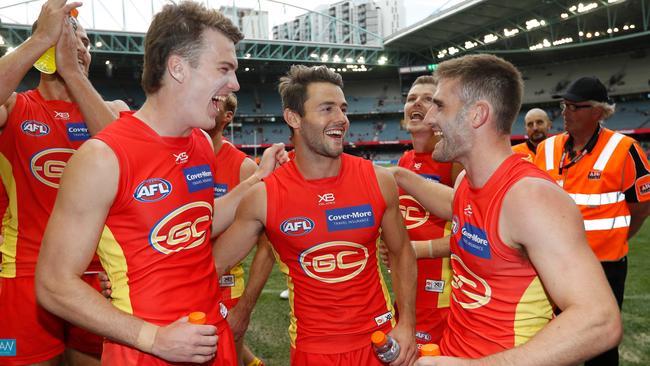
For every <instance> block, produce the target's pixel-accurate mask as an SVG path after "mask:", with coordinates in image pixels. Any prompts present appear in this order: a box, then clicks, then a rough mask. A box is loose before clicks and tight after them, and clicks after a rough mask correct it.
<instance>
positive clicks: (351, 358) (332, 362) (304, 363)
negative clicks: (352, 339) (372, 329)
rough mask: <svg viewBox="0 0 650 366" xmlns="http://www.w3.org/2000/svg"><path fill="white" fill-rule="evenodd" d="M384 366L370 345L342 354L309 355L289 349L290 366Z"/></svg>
mask: <svg viewBox="0 0 650 366" xmlns="http://www.w3.org/2000/svg"><path fill="white" fill-rule="evenodd" d="M323 365H327V366H359V365H363V366H386V364H384V363H383V362H381V361H379V359H378V358H377V356H376V355H375V351H374V350H373V348H372V346H371V345H370V340H368V346H365V347H361V348H359V349H355V350H352V351H349V352H344V353H331V354H322V353H309V352H302V351H298V350H297V349H295V348H293V347H292V348H291V366H323Z"/></svg>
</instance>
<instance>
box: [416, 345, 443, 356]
mask: <svg viewBox="0 0 650 366" xmlns="http://www.w3.org/2000/svg"><path fill="white" fill-rule="evenodd" d="M433 356H440V347H439V346H438V345H437V344H435V343H427V344H424V345H422V347H421V348H420V357H433Z"/></svg>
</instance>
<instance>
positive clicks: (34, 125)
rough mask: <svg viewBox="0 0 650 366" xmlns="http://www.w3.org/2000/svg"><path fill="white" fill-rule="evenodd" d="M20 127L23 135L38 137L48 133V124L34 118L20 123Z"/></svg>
mask: <svg viewBox="0 0 650 366" xmlns="http://www.w3.org/2000/svg"><path fill="white" fill-rule="evenodd" d="M20 129H21V130H22V131H23V133H24V134H25V135H28V136H36V137H40V136H45V135H47V134H48V133H50V126H48V125H46V124H45V123H43V122H39V121H34V120H29V121H24V122H23V123H22V124H21V125H20Z"/></svg>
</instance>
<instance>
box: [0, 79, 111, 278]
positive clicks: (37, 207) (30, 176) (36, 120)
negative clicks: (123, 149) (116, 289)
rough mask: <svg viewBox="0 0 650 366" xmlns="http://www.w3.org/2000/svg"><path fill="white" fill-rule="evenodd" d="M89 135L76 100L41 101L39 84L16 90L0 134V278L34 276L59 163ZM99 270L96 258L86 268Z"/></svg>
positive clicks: (52, 200)
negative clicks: (2, 192) (0, 212)
mask: <svg viewBox="0 0 650 366" xmlns="http://www.w3.org/2000/svg"><path fill="white" fill-rule="evenodd" d="M88 138H90V135H89V134H88V128H87V127H86V123H85V122H84V120H83V117H82V116H81V112H80V111H79V107H78V106H77V105H76V104H74V103H69V102H65V101H60V100H44V99H43V97H42V96H41V94H40V93H39V91H38V90H37V89H34V90H30V91H27V92H24V93H19V94H17V95H16V104H15V105H14V108H13V109H12V111H11V113H10V114H9V116H8V118H7V122H6V124H5V127H4V130H3V131H2V134H0V175H1V176H2V182H3V184H4V186H5V189H6V191H7V196H8V199H9V202H8V209H7V210H5V212H4V216H3V224H4V225H3V229H2V235H3V236H4V242H3V244H2V245H0V248H1V249H2V250H1V251H2V261H3V262H2V270H0V277H5V278H14V277H24V276H34V271H35V269H36V260H37V258H38V252H39V250H40V248H41V241H42V240H43V233H44V232H45V226H46V225H47V220H48V218H49V217H50V214H51V212H52V208H53V207H54V200H55V199H56V193H57V190H58V188H59V181H60V179H61V174H62V173H63V168H64V167H65V165H66V163H67V161H68V159H69V158H70V156H72V153H74V151H75V149H77V148H78V147H79V146H80V145H81V144H82V143H83V142H84V141H86V140H87V139H88ZM99 269H101V267H99V262H94V264H91V267H90V268H89V270H99Z"/></svg>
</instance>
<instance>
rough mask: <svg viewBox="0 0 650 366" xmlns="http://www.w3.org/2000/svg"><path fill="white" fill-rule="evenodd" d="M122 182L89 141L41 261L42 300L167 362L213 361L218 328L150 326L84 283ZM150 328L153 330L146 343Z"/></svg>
mask: <svg viewBox="0 0 650 366" xmlns="http://www.w3.org/2000/svg"><path fill="white" fill-rule="evenodd" d="M89 172H92V174H89ZM118 177H119V166H118V162H117V158H116V156H115V154H114V153H113V151H112V150H111V149H110V148H109V147H108V146H106V145H105V144H104V143H103V142H100V141H96V140H89V141H88V142H87V143H85V144H84V145H82V147H81V148H80V149H79V150H78V152H77V153H75V154H74V156H73V157H72V158H71V159H70V161H69V162H68V166H67V168H66V170H65V173H64V174H63V177H62V180H61V185H60V189H59V193H58V196H57V201H56V204H55V206H54V210H53V212H52V216H51V217H50V221H49V222H48V226H47V229H46V231H45V235H44V238H43V244H42V247H41V251H40V255H39V259H38V265H37V268H36V295H37V299H38V301H39V303H41V305H42V306H44V307H45V308H46V309H47V310H49V311H51V312H52V313H54V314H56V315H58V316H61V317H63V318H65V319H67V320H69V321H71V322H73V323H75V324H78V325H80V326H82V327H84V328H87V329H88V330H90V331H92V332H94V333H97V334H100V335H103V336H105V337H107V338H110V339H114V340H117V341H118V342H121V343H124V344H127V345H130V346H133V347H136V348H138V349H140V350H142V351H145V352H149V353H152V354H154V355H156V356H158V357H161V358H164V359H166V360H169V361H183V362H205V361H208V360H210V359H211V358H212V357H213V355H214V352H215V350H216V342H217V336H216V335H215V334H216V330H215V328H214V327H213V326H210V325H200V326H199V325H191V324H189V323H187V321H186V320H185V321H178V322H175V323H172V324H170V325H168V326H164V327H157V326H155V325H153V324H149V323H145V322H144V321H143V320H141V319H138V318H136V317H134V316H131V315H129V314H126V313H124V312H122V311H120V310H118V309H117V308H115V307H113V306H112V305H111V304H110V303H109V302H107V301H106V300H105V299H104V298H103V297H102V295H101V294H100V293H98V292H97V291H96V290H94V289H93V288H92V287H90V286H89V285H88V284H86V283H85V282H84V281H82V280H81V278H80V276H81V275H82V273H83V271H84V270H85V269H86V268H87V267H88V264H89V263H90V261H91V259H92V257H93V254H94V253H95V250H96V247H97V243H98V241H99V238H100V235H101V233H102V230H103V228H104V223H105V220H106V217H107V215H108V211H109V209H110V207H111V204H112V203H113V200H114V198H115V195H116V192H117V186H118ZM145 328H146V329H149V330H151V331H152V332H150V333H147V334H145V338H146V339H144V338H143V337H142V336H141V330H142V329H145ZM139 337H140V340H139ZM143 341H144V342H143Z"/></svg>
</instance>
